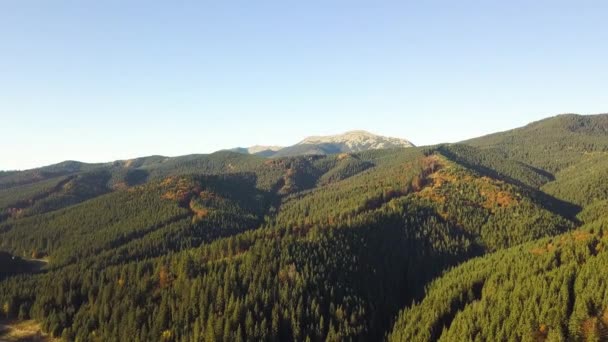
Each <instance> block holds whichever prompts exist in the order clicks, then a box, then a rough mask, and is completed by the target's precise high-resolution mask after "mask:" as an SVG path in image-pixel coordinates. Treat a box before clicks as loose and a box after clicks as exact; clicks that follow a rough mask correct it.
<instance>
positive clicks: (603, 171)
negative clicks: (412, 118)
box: [0, 114, 608, 341]
mask: <svg viewBox="0 0 608 342" xmlns="http://www.w3.org/2000/svg"><path fill="white" fill-rule="evenodd" d="M607 229H608V114H600V115H575V114H565V115H558V116H554V117H550V118H547V119H544V120H540V121H537V122H533V123H530V124H528V125H526V126H524V127H520V128H516V129H513V130H508V131H504V132H498V133H495V134H491V135H487V136H483V137H478V138H474V139H470V140H467V141H463V142H460V143H456V144H438V145H434V146H418V147H416V146H413V145H412V144H411V143H409V142H408V141H406V140H401V139H395V138H386V137H379V136H375V135H372V134H370V133H367V132H363V131H354V132H348V133H345V134H342V135H337V136H329V137H310V138H306V139H304V140H303V141H301V142H300V143H298V144H296V145H293V146H290V147H285V148H279V147H263V146H261V147H260V146H254V147H251V148H243V149H240V150H235V151H229V150H225V151H218V152H215V153H211V154H195V155H187V156H181V157H164V156H148V157H142V158H136V159H132V160H122V161H114V162H109V163H98V164H88V163H81V162H77V161H66V162H62V163H59V164H55V165H50V166H45V167H41V168H37V169H32V170H25V171H5V172H0V262H1V263H0V310H1V311H0V316H2V317H3V318H2V319H4V320H3V321H2V322H9V323H7V324H9V325H10V324H13V323H14V322H33V323H32V324H38V326H39V327H40V329H41V330H43V331H44V332H45V333H46V334H47V336H48V337H49V338H50V337H55V338H60V339H62V340H66V341H202V340H204V341H245V340H254V341H259V340H268V341H306V340H310V341H343V340H373V341H376V340H389V341H603V340H607V339H608V304H607V303H608V283H607V282H606V279H608V272H607V271H606V270H607V269H608V231H607ZM14 324H16V323H14ZM2 334H3V332H2V331H0V340H2V339H3V335H2Z"/></svg>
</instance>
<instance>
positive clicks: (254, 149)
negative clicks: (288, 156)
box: [247, 145, 283, 154]
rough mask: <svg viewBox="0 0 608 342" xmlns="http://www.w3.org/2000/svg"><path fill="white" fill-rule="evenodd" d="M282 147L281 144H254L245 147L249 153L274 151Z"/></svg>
mask: <svg viewBox="0 0 608 342" xmlns="http://www.w3.org/2000/svg"><path fill="white" fill-rule="evenodd" d="M282 148H283V146H265V145H254V146H251V147H247V152H249V154H256V153H259V152H264V151H272V152H276V151H278V150H280V149H282Z"/></svg>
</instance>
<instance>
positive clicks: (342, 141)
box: [232, 130, 414, 158]
mask: <svg viewBox="0 0 608 342" xmlns="http://www.w3.org/2000/svg"><path fill="white" fill-rule="evenodd" d="M413 146H414V145H413V144H412V143H411V142H409V141H407V140H405V139H399V138H391V137H383V136H380V135H375V134H372V133H369V132H366V131H361V130H359V131H350V132H346V133H343V134H338V135H329V136H311V137H308V138H306V139H304V140H302V141H300V142H299V143H297V144H295V145H292V146H288V147H283V148H281V147H278V146H252V147H249V148H242V147H238V148H235V149H232V151H235V152H239V153H245V154H256V155H259V156H263V157H275V158H276V157H293V156H299V155H328V154H336V153H352V152H361V151H367V150H378V149H387V148H403V147H413Z"/></svg>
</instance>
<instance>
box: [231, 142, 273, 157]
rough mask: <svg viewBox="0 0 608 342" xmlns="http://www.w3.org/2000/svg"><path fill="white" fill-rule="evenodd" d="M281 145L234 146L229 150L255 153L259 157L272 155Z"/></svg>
mask: <svg viewBox="0 0 608 342" xmlns="http://www.w3.org/2000/svg"><path fill="white" fill-rule="evenodd" d="M282 148H283V147H281V146H262V145H254V146H251V147H236V148H233V149H230V150H229V151H233V152H238V153H243V154H255V155H258V156H261V157H272V156H273V155H274V154H275V153H276V152H277V151H279V150H280V149H282Z"/></svg>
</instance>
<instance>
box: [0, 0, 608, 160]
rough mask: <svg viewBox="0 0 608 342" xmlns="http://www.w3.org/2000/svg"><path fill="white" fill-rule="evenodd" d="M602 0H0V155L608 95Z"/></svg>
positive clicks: (439, 116) (178, 145) (395, 126)
mask: <svg viewBox="0 0 608 342" xmlns="http://www.w3.org/2000/svg"><path fill="white" fill-rule="evenodd" d="M607 16H608V2H606V1H559V0H555V1H543V0H537V1H528V0H526V1H518V0H515V1H490V0H488V1H481V0H479V1H467V0H463V1H380V0H376V1H357V0H349V1H331V0H325V1H313V0H307V1H289V0H280V1H279V0H277V1H264V0H260V1H231V0H225V1H224V0H221V1H163V2H161V1H151V0H148V1H125V0H107V1H87V0H74V1H62V0H53V1H48V0H39V1H33V0H19V1H17V0H4V1H0V170H12V169H27V168H32V167H37V166H42V165H48V164H52V163H57V162H60V161H63V160H80V161H85V162H101V161H112V160H117V159H129V158H134V157H139V156H146V155H153V154H160V155H166V156H177V155H184V154H191V153H209V152H213V151H216V150H219V149H223V148H231V147H236V146H250V145H255V144H264V145H291V144H294V143H297V142H298V141H300V140H302V139H303V138H304V137H306V136H309V135H325V134H336V133H341V132H345V131H348V130H354V129H364V130H368V131H370V132H373V133H376V134H381V135H387V136H395V137H400V138H406V139H408V140H410V141H412V142H413V143H415V144H416V145H428V144H435V143H440V142H457V141H460V140H463V139H467V138H472V137H475V136H479V135H483V134H488V133H491V132H495V131H500V130H506V129H511V128H514V127H518V126H522V125H524V124H526V123H528V122H531V121H534V120H538V119H541V118H544V117H547V116H552V115H556V114H560V113H581V114H591V113H603V112H608V82H607V80H608V58H607V56H608V44H607V42H608V25H606V17H607Z"/></svg>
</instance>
